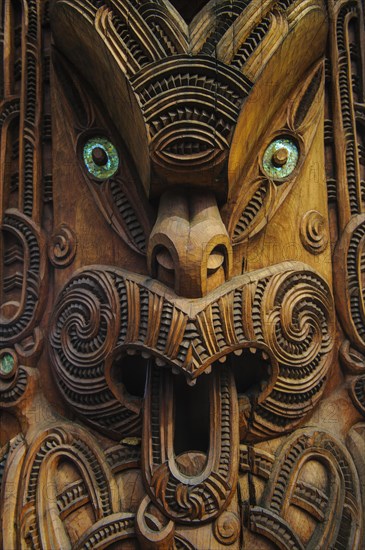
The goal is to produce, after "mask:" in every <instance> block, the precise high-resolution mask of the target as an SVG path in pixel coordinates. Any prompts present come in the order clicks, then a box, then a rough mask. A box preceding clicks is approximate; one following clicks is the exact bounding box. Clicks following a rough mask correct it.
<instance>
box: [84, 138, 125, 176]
mask: <svg viewBox="0 0 365 550" xmlns="http://www.w3.org/2000/svg"><path fill="white" fill-rule="evenodd" d="M83 157H84V162H85V166H86V168H87V170H88V171H89V172H90V174H91V175H92V176H94V177H95V178H97V179H99V180H106V179H108V178H111V177H112V176H114V174H115V173H116V171H117V170H118V168H119V156H118V153H117V150H116V148H115V147H114V145H113V144H112V143H111V142H110V141H109V140H108V139H106V138H103V137H94V138H92V139H89V140H88V141H87V142H86V143H85V145H84V149H83Z"/></svg>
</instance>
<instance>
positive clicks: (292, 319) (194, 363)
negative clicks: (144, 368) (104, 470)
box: [50, 263, 333, 437]
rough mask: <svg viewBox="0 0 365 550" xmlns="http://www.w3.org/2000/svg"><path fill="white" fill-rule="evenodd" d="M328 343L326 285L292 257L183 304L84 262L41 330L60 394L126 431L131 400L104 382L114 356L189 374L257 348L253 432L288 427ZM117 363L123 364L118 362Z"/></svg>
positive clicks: (304, 403) (318, 378) (310, 397)
mask: <svg viewBox="0 0 365 550" xmlns="http://www.w3.org/2000/svg"><path fill="white" fill-rule="evenodd" d="M238 297H240V300H237V298H238ZM242 306H243V307H242ZM235 308H238V309H237V311H236V309H235ZM211 322H213V325H214V328H215V331H214V334H212V333H211V331H210V330H209V327H210V326H211ZM152 327H153V330H152ZM218 336H219V337H218ZM217 337H218V338H217ZM332 343H333V308H332V300H331V296H330V292H329V289H328V287H327V284H326V283H325V282H324V281H323V280H322V279H321V278H320V277H319V276H318V275H317V274H316V273H315V272H314V271H312V270H310V269H308V268H307V267H306V266H304V265H303V264H295V263H294V264H282V265H279V266H275V267H273V268H270V269H266V270H263V272H261V271H258V272H255V273H254V274H251V275H243V276H240V277H237V278H235V279H233V280H231V281H230V282H228V283H226V284H224V285H223V286H222V287H220V288H219V289H218V290H217V291H214V292H213V293H211V294H210V295H208V296H207V297H205V298H203V299H198V300H190V301H185V300H182V299H180V298H178V297H176V296H175V295H174V294H173V292H172V291H170V290H168V289H166V288H165V287H163V286H162V285H161V284H159V283H156V282H154V283H151V281H150V280H148V279H146V278H145V277H143V276H138V275H135V274H130V273H128V272H126V271H122V270H118V269H111V268H107V267H105V268H100V267H95V268H87V269H85V270H82V271H80V272H79V273H77V274H76V275H75V276H74V277H73V278H72V279H71V281H70V282H69V283H68V284H67V285H66V287H65V289H64V290H63V291H62V292H61V294H60V296H59V298H58V301H57V304H56V307H55V310H54V314H53V320H52V325H51V331H50V344H51V348H50V349H51V357H52V364H53V368H54V370H55V374H56V379H57V382H58V384H59V387H60V389H61V391H62V393H63V395H64V396H65V398H66V400H67V401H68V402H69V403H70V404H71V405H72V407H73V408H74V409H76V410H77V412H78V413H79V414H82V415H83V416H84V418H86V419H88V420H89V421H91V422H95V423H96V425H99V426H104V427H105V428H108V429H110V430H113V431H115V430H116V428H117V426H119V428H118V429H122V430H124V429H126V427H127V425H128V426H129V430H130V431H129V433H130V434H131V435H133V430H136V429H137V427H138V426H139V419H140V416H139V411H140V404H138V400H137V402H136V401H135V400H134V401H133V400H131V398H130V396H129V395H128V393H126V392H125V391H124V390H123V388H122V389H121V390H120V388H116V387H115V384H113V383H112V384H110V382H111V381H112V379H113V376H115V374H116V372H115V367H113V364H114V360H115V358H117V357H119V356H120V355H121V354H122V355H123V354H125V353H137V352H138V353H139V354H142V355H144V357H147V358H148V357H150V356H153V357H154V358H155V361H157V364H159V365H160V364H168V365H169V366H171V367H173V368H174V369H178V370H180V371H181V372H183V373H185V375H186V377H187V379H188V381H189V380H194V379H196V378H197V377H198V376H199V375H200V374H201V373H202V372H204V371H206V370H207V369H208V370H209V368H210V366H211V365H212V364H213V363H214V362H216V361H217V360H219V359H222V358H223V360H224V357H225V356H227V355H229V354H230V353H232V352H234V351H236V350H239V349H242V348H246V347H250V346H252V345H253V346H256V347H258V348H261V350H263V351H265V352H266V353H267V355H268V356H269V357H270V360H271V363H272V369H273V378H272V379H273V381H272V386H271V388H270V391H266V392H265V391H264V392H263V393H262V394H261V396H259V399H258V407H257V409H256V412H255V416H254V419H253V422H252V433H253V434H255V436H258V437H262V435H263V434H265V435H268V434H272V433H275V432H277V431H281V430H282V429H289V428H291V427H292V426H294V425H295V424H296V423H297V422H298V421H299V420H300V419H301V418H302V417H303V416H304V415H305V414H306V413H307V412H308V411H309V410H310V409H311V408H312V407H313V403H314V402H316V401H317V400H318V399H319V397H320V395H321V393H322V390H323V387H324V381H325V379H326V373H327V370H328V366H329V361H328V357H329V352H330V350H331V348H332ZM277 363H279V372H278V371H277V367H276V366H275V365H277ZM125 368H127V367H125ZM242 368H244V362H243V364H242ZM118 369H122V371H123V359H122V362H121V365H120V366H119V367H118ZM275 373H276V374H275ZM287 402H290V403H291V406H290V410H288V407H287V404H286V403H287ZM95 405H97V407H98V410H97V411H95ZM101 411H103V414H100V412H101ZM114 415H119V417H120V418H119V419H118V421H117V422H115V420H114V419H113V416H114ZM132 418H134V419H135V420H134V422H133V423H132ZM108 419H109V420H108ZM131 426H132V427H131ZM134 434H136V432H134Z"/></svg>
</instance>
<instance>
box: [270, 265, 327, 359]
mask: <svg viewBox="0 0 365 550" xmlns="http://www.w3.org/2000/svg"><path fill="white" fill-rule="evenodd" d="M330 296H331V295H330V291H329V288H328V287H327V285H326V284H325V283H324V281H323V280H321V279H320V278H319V277H318V276H317V275H316V274H314V273H313V272H309V271H308V272H301V273H291V274H289V275H288V274H283V275H279V276H278V277H274V278H273V279H272V280H271V281H270V282H269V284H268V286H267V288H266V291H265V294H264V297H263V300H264V303H263V306H262V313H263V316H262V328H263V334H264V338H265V341H266V343H267V344H268V345H269V347H270V348H271V349H272V351H273V352H274V354H275V356H276V358H277V359H278V361H279V363H280V364H282V365H286V366H289V367H303V366H304V365H309V364H310V363H312V362H313V361H314V360H315V359H316V358H317V357H318V355H319V354H321V355H322V354H325V353H326V352H328V351H329V350H330V349H331V347H332V343H333V336H332V333H333V308H332V301H331V298H330Z"/></svg>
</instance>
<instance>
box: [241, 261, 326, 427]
mask: <svg viewBox="0 0 365 550" xmlns="http://www.w3.org/2000/svg"><path fill="white" fill-rule="evenodd" d="M260 296H261V293H260ZM261 312H262V313H261V327H262V329H261V330H262V335H263V338H264V339H265V342H266V343H267V345H268V346H269V347H270V349H271V350H272V352H273V353H274V355H275V357H276V359H277V361H278V363H279V368H280V374H279V376H278V379H277V381H276V383H275V385H274V387H273V390H272V392H271V393H270V394H269V395H268V396H267V397H266V398H265V399H264V401H262V403H260V405H259V407H258V408H257V409H256V411H255V415H254V416H255V418H254V423H253V428H252V435H253V436H254V437H258V438H261V437H262V435H263V434H266V436H268V435H270V434H272V433H280V432H282V431H283V430H284V429H285V430H290V429H292V428H293V427H294V426H295V425H297V424H298V422H299V421H300V420H301V419H302V418H303V417H304V416H305V415H306V414H307V413H308V412H309V411H310V410H312V409H313V406H314V404H315V403H316V402H317V401H318V399H319V398H320V397H321V395H322V392H323V389H324V383H325V380H326V376H327V371H328V369H329V366H330V353H329V352H330V351H331V349H332V346H333V341H334V312H333V305H332V300H331V293H330V290H329V288H328V286H327V285H326V283H325V282H324V281H323V280H322V279H321V278H320V277H319V276H318V275H317V274H315V273H314V272H310V271H302V272H300V273H299V272H297V273H295V272H294V273H290V274H287V273H286V274H278V275H277V276H276V277H273V278H272V279H271V281H269V283H268V284H267V286H266V288H265V290H264V292H263V296H262V309H261Z"/></svg>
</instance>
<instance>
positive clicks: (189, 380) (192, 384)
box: [186, 378, 196, 386]
mask: <svg viewBox="0 0 365 550" xmlns="http://www.w3.org/2000/svg"><path fill="white" fill-rule="evenodd" d="M186 381H187V383H188V385H189V386H195V384H196V378H194V379H193V380H191V378H187V379H186Z"/></svg>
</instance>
